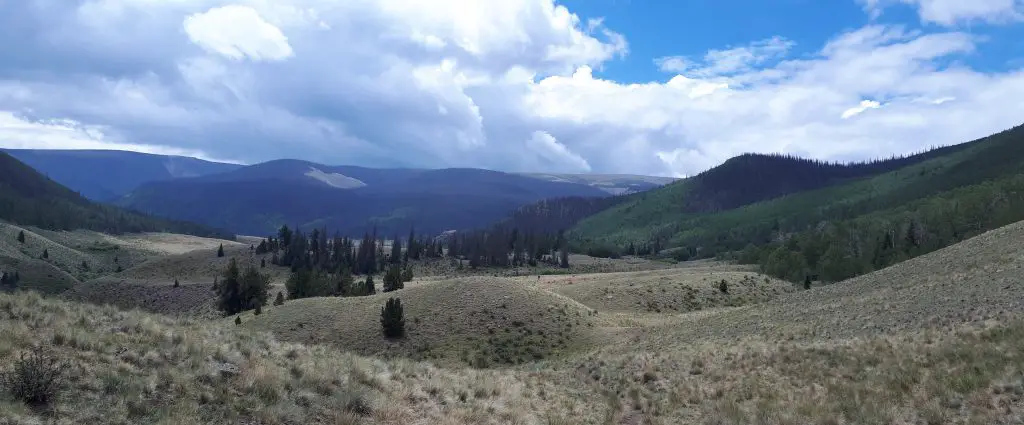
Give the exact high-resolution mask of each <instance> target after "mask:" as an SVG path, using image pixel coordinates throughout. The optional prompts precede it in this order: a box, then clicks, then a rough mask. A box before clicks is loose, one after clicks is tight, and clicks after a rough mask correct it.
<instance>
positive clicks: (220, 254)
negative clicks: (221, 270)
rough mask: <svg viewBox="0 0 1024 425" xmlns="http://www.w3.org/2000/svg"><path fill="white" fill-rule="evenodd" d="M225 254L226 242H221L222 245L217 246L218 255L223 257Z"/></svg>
mask: <svg viewBox="0 0 1024 425" xmlns="http://www.w3.org/2000/svg"><path fill="white" fill-rule="evenodd" d="M223 256H224V244H220V247H219V248H217V257H223Z"/></svg>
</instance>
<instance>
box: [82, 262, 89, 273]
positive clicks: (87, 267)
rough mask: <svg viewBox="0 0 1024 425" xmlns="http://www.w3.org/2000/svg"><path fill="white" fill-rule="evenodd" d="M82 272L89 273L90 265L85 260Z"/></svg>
mask: <svg viewBox="0 0 1024 425" xmlns="http://www.w3.org/2000/svg"><path fill="white" fill-rule="evenodd" d="M82 270H85V271H89V263H86V262H85V260H82Z"/></svg>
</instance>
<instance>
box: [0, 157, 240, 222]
mask: <svg viewBox="0 0 1024 425" xmlns="http://www.w3.org/2000/svg"><path fill="white" fill-rule="evenodd" d="M0 219H2V220H4V221H7V222H11V223H16V224H22V225H32V226H37V227H40V228H44V229H51V230H74V229H89V230H95V231H100V232H106V233H130V232H174V233H185V234H191V235H199V236H215V237H220V238H224V239H232V238H234V235H232V234H229V233H225V232H222V231H218V230H214V229H212V228H209V227H205V226H202V225H198V224H192V223H187V222H182V221H174V220H166V219H160V218H155V217H150V216H147V215H144V214H140V213H137V212H132V211H127V210H124V209H121V208H117V207H113V206H109V205H103V204H98V203H94V202H92V201H89V200H87V199H85V198H83V197H82V196H81V195H79V194H77V193H75V192H72V191H71V190H70V189H68V188H66V187H63V186H61V185H60V184H57V183H56V182H54V181H52V180H50V179H49V178H46V177H44V176H43V175H41V174H39V172H37V171H36V170H33V169H32V167H29V166H28V165H25V164H24V163H22V162H20V161H18V160H17V159H14V157H12V156H10V155H8V154H7V153H4V152H0Z"/></svg>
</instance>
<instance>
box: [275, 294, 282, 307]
mask: <svg viewBox="0 0 1024 425" xmlns="http://www.w3.org/2000/svg"><path fill="white" fill-rule="evenodd" d="M281 304H284V294H282V293H281V291H277V298H274V305H281Z"/></svg>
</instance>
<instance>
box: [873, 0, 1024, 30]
mask: <svg viewBox="0 0 1024 425" xmlns="http://www.w3.org/2000/svg"><path fill="white" fill-rule="evenodd" d="M858 1H859V2H860V3H862V4H863V5H864V8H865V9H866V10H867V11H869V12H870V13H871V14H872V15H873V16H875V17H877V16H879V15H881V13H882V11H883V9H885V8H886V7H888V6H891V5H893V4H906V5H911V6H913V7H916V8H917V10H918V14H919V15H920V16H921V20H922V21H924V22H931V23H935V24H939V25H946V26H952V25H957V24H962V23H968V22H972V21H982V22H988V23H1007V22H1014V21H1020V20H1022V19H1024V0H858Z"/></svg>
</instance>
